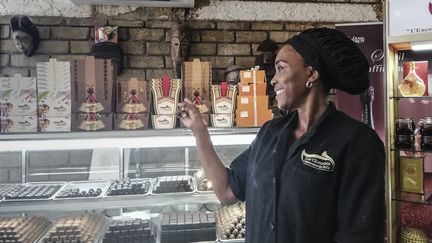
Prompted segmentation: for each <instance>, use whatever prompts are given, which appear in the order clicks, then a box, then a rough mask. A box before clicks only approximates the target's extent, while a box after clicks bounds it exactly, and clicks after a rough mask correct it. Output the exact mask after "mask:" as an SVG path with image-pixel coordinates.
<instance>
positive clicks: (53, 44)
mask: <svg viewBox="0 0 432 243" xmlns="http://www.w3.org/2000/svg"><path fill="white" fill-rule="evenodd" d="M68 52H69V42H67V41H52V40H46V41H41V42H40V43H39V47H38V49H37V50H36V53H39V54H65V53H68Z"/></svg>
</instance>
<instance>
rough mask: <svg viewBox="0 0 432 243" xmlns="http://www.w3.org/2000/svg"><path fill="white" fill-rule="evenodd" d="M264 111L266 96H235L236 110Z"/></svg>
mask: <svg viewBox="0 0 432 243" xmlns="http://www.w3.org/2000/svg"><path fill="white" fill-rule="evenodd" d="M254 109H256V110H257V111H264V110H267V109H268V96H266V95H261V96H240V95H239V96H237V110H241V111H244V110H249V111H251V112H252V111H254Z"/></svg>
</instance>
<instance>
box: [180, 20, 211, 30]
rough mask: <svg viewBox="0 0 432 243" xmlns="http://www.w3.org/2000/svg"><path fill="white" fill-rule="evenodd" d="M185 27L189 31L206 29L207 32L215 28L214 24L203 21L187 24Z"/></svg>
mask: <svg viewBox="0 0 432 243" xmlns="http://www.w3.org/2000/svg"><path fill="white" fill-rule="evenodd" d="M187 25H188V26H189V27H190V28H191V29H207V30H211V29H215V28H216V24H215V23H210V22H204V21H199V22H198V21H197V22H189V23H188V24H187Z"/></svg>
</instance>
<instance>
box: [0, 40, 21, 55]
mask: <svg viewBox="0 0 432 243" xmlns="http://www.w3.org/2000/svg"><path fill="white" fill-rule="evenodd" d="M0 52H1V53H20V52H19V51H18V49H17V48H16V47H15V43H14V42H13V40H11V39H8V40H1V41H0Z"/></svg>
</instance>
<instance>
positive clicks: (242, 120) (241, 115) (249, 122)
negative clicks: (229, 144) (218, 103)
mask: <svg viewBox="0 0 432 243" xmlns="http://www.w3.org/2000/svg"><path fill="white" fill-rule="evenodd" d="M256 115H257V116H256V117H255V114H254V113H252V112H249V111H240V110H237V111H236V124H237V127H261V126H262V125H263V124H264V123H265V122H266V121H268V120H271V119H272V118H273V114H272V111H271V110H265V111H262V112H257V113H256Z"/></svg>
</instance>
